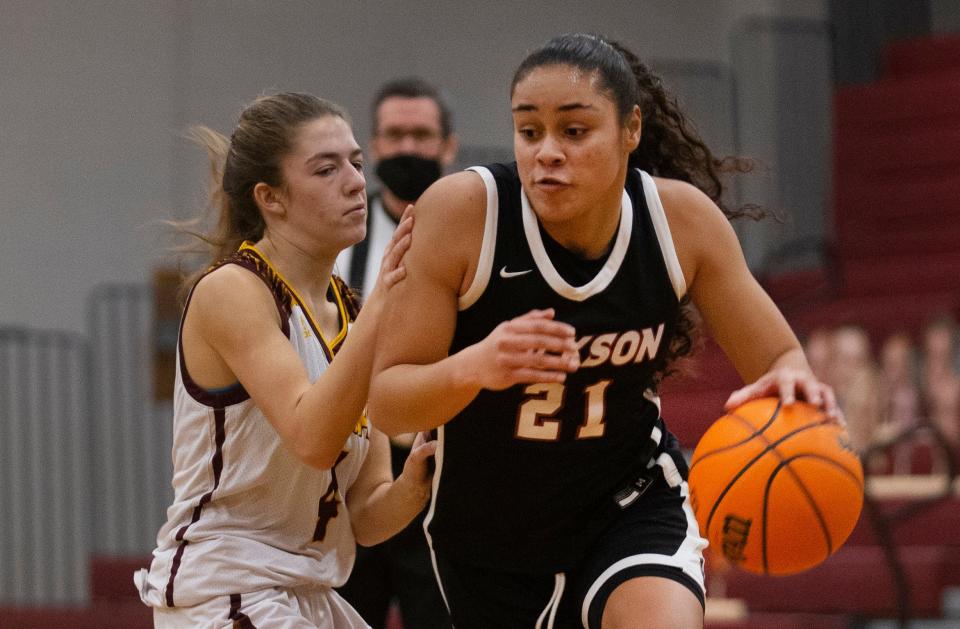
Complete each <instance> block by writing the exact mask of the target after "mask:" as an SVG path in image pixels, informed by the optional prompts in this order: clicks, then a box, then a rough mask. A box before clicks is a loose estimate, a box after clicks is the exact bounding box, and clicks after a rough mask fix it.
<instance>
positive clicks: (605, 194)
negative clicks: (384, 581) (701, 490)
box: [370, 34, 842, 629]
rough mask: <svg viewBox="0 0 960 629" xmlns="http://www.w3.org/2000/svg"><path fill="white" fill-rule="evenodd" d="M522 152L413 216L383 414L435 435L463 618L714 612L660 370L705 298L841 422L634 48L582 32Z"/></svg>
mask: <svg viewBox="0 0 960 629" xmlns="http://www.w3.org/2000/svg"><path fill="white" fill-rule="evenodd" d="M511 107H512V112H513V119H514V128H515V134H514V148H515V153H516V158H517V162H516V164H512V165H492V166H489V167H487V168H477V169H472V172H465V173H459V174H455V175H452V176H450V177H447V178H444V179H442V180H440V181H439V182H438V183H437V184H435V185H434V186H433V187H431V189H429V190H428V191H427V192H426V194H425V195H424V196H423V197H422V198H421V199H420V201H419V202H418V203H417V206H416V208H415V210H414V213H415V216H416V221H417V230H418V231H417V234H416V236H415V238H414V239H413V244H412V246H411V248H410V251H409V252H408V254H407V258H406V264H407V267H408V269H409V270H410V273H409V275H408V281H407V282H405V283H404V284H403V285H401V286H398V290H396V291H395V292H394V293H392V294H391V297H390V303H389V307H388V311H387V315H386V317H387V318H386V320H385V324H384V326H383V328H381V330H382V332H381V334H380V335H379V340H378V356H377V358H376V359H375V365H374V372H375V375H374V379H373V382H372V385H371V400H370V411H371V414H372V415H373V416H376V417H377V418H378V420H379V422H380V426H381V427H382V428H383V429H384V430H386V431H387V432H388V433H390V432H406V431H411V430H417V429H428V428H437V438H438V441H439V446H438V449H437V469H436V473H435V476H434V492H433V499H432V502H431V506H430V510H429V512H428V515H427V518H426V524H425V531H426V534H427V539H428V541H429V542H430V544H431V547H432V550H433V551H434V566H435V570H436V572H437V575H438V581H439V583H440V586H441V591H442V593H443V594H444V597H445V600H446V602H447V605H448V606H449V608H450V611H451V614H452V618H453V622H454V625H455V626H456V627H458V629H464V628H474V627H475V628H485V629H490V628H494V627H524V628H532V627H579V626H584V627H591V628H600V627H604V628H611V627H630V628H636V627H658V628H660V627H678V628H680V627H682V628H684V629H687V628H690V627H701V626H702V624H703V601H704V590H703V558H702V549H703V547H704V546H705V545H706V542H705V541H704V540H703V539H702V538H701V537H700V535H699V532H698V528H697V523H696V521H695V520H694V518H693V514H692V510H691V508H690V504H689V498H688V490H687V485H686V473H687V470H686V465H685V463H684V461H683V458H682V456H681V455H680V453H679V451H678V446H677V443H676V440H675V439H674V438H673V436H672V435H671V434H670V433H669V432H668V431H667V429H666V427H665V426H664V423H663V420H662V419H661V417H660V400H659V397H658V396H657V394H656V391H657V385H658V384H659V382H660V380H661V379H662V377H663V376H664V375H665V374H666V373H667V372H668V371H669V367H670V365H671V363H672V362H673V361H674V360H675V359H676V358H678V357H679V356H682V355H684V354H686V353H689V352H690V348H691V337H692V333H693V332H692V330H693V327H694V326H693V324H692V318H691V315H690V312H689V304H690V303H692V304H693V305H695V306H696V307H697V308H698V309H699V311H700V313H701V314H702V317H703V319H704V321H705V323H706V324H707V325H708V326H709V327H710V329H711V331H712V333H713V335H714V337H715V338H716V339H717V341H718V342H719V343H720V345H721V346H722V347H723V349H724V350H725V351H726V353H727V355H728V356H729V357H730V359H731V361H732V362H733V363H734V365H735V366H736V368H737V369H738V370H739V372H740V373H741V375H742V376H743V378H744V380H745V382H748V383H750V384H749V385H747V386H745V387H744V388H742V389H740V390H739V391H736V392H734V393H733V394H732V395H731V396H730V398H729V400H728V402H727V404H728V405H729V406H731V407H732V406H736V405H739V404H741V403H743V402H745V401H747V400H748V399H751V398H755V397H760V396H763V395H779V396H780V397H781V398H782V400H783V401H784V402H785V403H790V402H792V401H793V400H794V399H796V397H798V396H799V397H802V398H804V399H806V400H808V401H810V402H812V403H814V404H818V405H821V406H823V407H824V409H825V410H826V412H827V413H828V414H829V415H830V416H832V417H834V418H836V421H842V419H841V418H840V416H839V411H838V410H837V408H836V403H835V400H834V397H833V393H832V391H831V390H830V389H829V387H827V386H826V385H824V384H822V383H820V382H819V381H818V380H817V379H816V378H815V377H814V375H813V374H812V373H811V371H810V368H809V366H808V365H807V361H806V359H805V357H804V355H803V352H802V350H801V347H800V345H799V343H798V341H797V339H796V337H795V336H794V334H793V332H792V331H791V330H790V328H789V326H788V325H787V323H786V321H785V320H784V318H783V316H782V315H781V314H780V313H779V312H778V310H777V309H776V307H775V305H774V304H773V302H772V301H771V300H770V299H769V297H768V296H767V295H766V294H765V293H764V292H763V290H762V289H761V288H760V286H759V285H758V284H757V282H756V281H755V280H754V278H753V277H752V276H751V274H750V272H749V270H748V268H747V266H746V264H745V261H744V258H743V255H742V252H741V250H740V246H739V243H738V242H737V239H736V235H735V233H734V231H733V229H732V228H731V227H730V224H729V222H728V218H730V217H733V216H735V215H737V214H738V213H741V212H740V210H738V209H736V208H726V207H725V206H724V204H723V200H722V185H721V182H720V179H719V175H720V173H721V171H722V170H724V169H726V168H734V169H736V168H737V166H738V165H739V164H738V162H732V163H729V162H723V161H720V160H717V159H716V158H714V156H713V155H712V153H711V152H710V151H709V149H708V148H707V147H706V146H705V145H704V144H703V143H702V142H701V141H700V140H699V139H698V138H697V136H696V135H695V134H694V133H692V130H691V129H690V127H689V126H688V125H687V123H686V122H685V121H684V117H683V115H682V114H681V113H680V112H679V111H678V110H677V108H676V105H675V104H674V103H673V101H671V100H670V99H668V98H667V96H666V95H665V94H664V92H663V89H662V87H661V86H660V83H659V80H658V79H657V78H656V77H655V76H653V75H652V74H651V73H650V72H649V71H647V69H646V68H645V67H644V66H643V65H642V64H641V63H640V62H639V60H637V58H636V57H635V56H634V55H633V54H632V53H630V52H629V51H627V50H625V49H623V48H622V47H620V46H619V45H617V44H613V43H610V42H607V41H605V40H603V39H602V38H599V37H595V36H591V35H579V34H578V35H565V36H561V37H558V38H556V39H554V40H552V41H551V42H549V43H548V44H547V45H546V46H545V47H543V48H541V49H539V50H537V51H535V52H534V53H532V54H531V55H530V56H528V57H527V59H526V60H525V61H524V62H523V63H522V64H521V65H520V67H519V69H518V70H517V72H516V74H515V76H514V79H513V85H512V99H511Z"/></svg>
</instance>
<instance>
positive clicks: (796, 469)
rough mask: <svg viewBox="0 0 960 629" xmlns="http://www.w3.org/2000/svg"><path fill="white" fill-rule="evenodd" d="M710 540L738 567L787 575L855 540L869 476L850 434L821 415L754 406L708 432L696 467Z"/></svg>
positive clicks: (697, 497)
mask: <svg viewBox="0 0 960 629" xmlns="http://www.w3.org/2000/svg"><path fill="white" fill-rule="evenodd" d="M689 485H690V500H691V502H692V504H693V509H694V512H695V513H696V516H697V521H698V522H699V523H700V532H701V534H702V535H703V536H704V537H705V538H707V540H708V541H709V542H710V544H712V545H713V546H714V548H716V549H718V550H720V551H721V552H722V553H723V555H724V557H726V558H727V559H728V560H729V561H730V562H731V563H733V564H734V565H737V566H739V567H741V568H743V569H744V570H747V571H749V572H755V573H758V574H774V575H785V574H792V573H795V572H800V571H802V570H806V569H808V568H812V567H813V566H815V565H817V564H819V563H820V562H822V561H824V560H825V559H826V558H827V557H829V556H830V555H831V554H833V553H834V552H836V550H837V549H838V548H840V546H841V545H843V543H844V542H845V541H846V539H847V537H848V536H849V535H850V532H851V531H852V530H853V527H854V525H855V524H856V523H857V518H859V517H860V509H861V507H862V506H863V468H862V467H861V466H860V459H859V457H858V456H857V454H856V453H855V452H854V451H853V449H852V448H851V446H850V441H849V438H848V436H847V433H846V431H844V430H843V429H842V428H840V427H839V426H837V425H836V424H832V423H829V422H828V421H827V419H826V418H825V417H824V415H823V413H822V412H821V411H820V409H818V408H817V407H815V406H813V405H811V404H806V403H804V402H797V403H795V404H791V405H789V406H782V405H781V404H780V400H779V399H777V398H762V399H758V400H752V401H750V402H747V403H746V404H744V405H743V406H740V407H739V408H737V409H735V410H733V411H731V412H730V413H729V414H727V415H724V416H723V417H721V418H720V419H718V420H717V421H716V422H714V424H713V425H712V426H710V428H709V429H708V430H707V432H706V433H704V435H703V437H702V438H701V439H700V443H698V444H697V447H696V449H695V450H694V452H693V459H692V460H691V462H690V481H689Z"/></svg>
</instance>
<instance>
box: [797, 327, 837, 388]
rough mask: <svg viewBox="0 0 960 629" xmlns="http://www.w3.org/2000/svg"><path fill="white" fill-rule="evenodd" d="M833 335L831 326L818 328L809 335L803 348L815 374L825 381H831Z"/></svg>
mask: <svg viewBox="0 0 960 629" xmlns="http://www.w3.org/2000/svg"><path fill="white" fill-rule="evenodd" d="M831 335H832V332H831V330H830V329H829V328H816V329H814V330H813V331H812V332H810V334H808V335H807V339H806V342H805V343H804V348H803V351H804V353H805V354H806V355H807V362H808V363H810V369H812V370H813V375H815V376H816V377H817V378H819V379H820V380H823V381H824V382H829V381H830V361H831V355H830V354H831V352H832V348H831V340H830V337H831Z"/></svg>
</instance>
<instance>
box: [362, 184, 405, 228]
mask: <svg viewBox="0 0 960 629" xmlns="http://www.w3.org/2000/svg"><path fill="white" fill-rule="evenodd" d="M367 207H368V208H369V209H370V214H373V213H374V212H383V214H384V216H386V217H387V218H389V219H390V220H391V221H393V224H394V225H399V224H400V221H399V219H396V218H394V217H393V214H391V213H390V212H388V211H387V206H386V205H384V204H383V197H382V196H381V194H380V191H379V190H377V191H376V192H374V193H372V194H369V195H367Z"/></svg>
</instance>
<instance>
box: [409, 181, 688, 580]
mask: <svg viewBox="0 0 960 629" xmlns="http://www.w3.org/2000/svg"><path fill="white" fill-rule="evenodd" d="M474 170H476V171H477V172H478V173H479V174H480V175H481V176H482V177H483V179H484V182H485V184H486V187H487V218H486V227H485V232H484V237H483V244H482V247H481V253H480V260H479V263H478V268H477V272H476V276H475V279H474V281H473V284H472V286H471V288H470V289H469V290H468V291H467V293H466V294H465V295H463V297H461V299H460V311H459V313H458V315H457V323H456V330H455V333H454V338H453V342H452V344H451V347H450V353H451V354H453V353H455V352H457V351H459V350H461V349H463V348H464V347H467V346H469V345H471V344H473V343H476V342H478V341H480V340H482V339H483V338H485V337H486V336H487V335H488V334H489V333H490V332H491V331H492V330H493V329H494V328H495V327H496V326H497V325H498V324H500V323H501V322H503V321H506V320H508V319H512V318H514V317H516V316H519V315H522V314H524V313H526V312H528V311H530V310H532V309H537V308H554V309H555V310H556V319H557V320H559V321H564V322H566V323H569V324H571V325H573V326H574V327H575V328H576V339H577V344H578V346H579V348H580V358H581V365H580V368H579V370H578V371H576V372H575V373H572V374H568V376H567V379H566V382H565V383H563V384H556V383H541V384H532V385H526V384H523V385H517V386H514V387H511V388H509V389H506V390H504V391H488V390H484V391H481V392H480V394H479V395H478V396H477V397H476V398H475V399H474V400H473V401H472V402H471V403H470V404H469V405H468V406H467V407H466V408H465V409H463V411H462V412H460V413H459V414H458V415H457V416H456V417H455V418H453V419H452V420H451V421H449V422H448V423H447V424H446V425H444V426H442V427H441V428H439V429H438V439H439V440H440V444H439V449H438V455H437V471H436V475H437V476H436V478H435V479H434V488H435V491H434V502H433V504H432V505H431V508H430V512H429V514H428V516H427V527H428V528H427V532H428V537H429V539H430V541H431V543H432V544H433V547H434V549H435V550H437V551H438V552H441V553H449V554H451V555H454V556H456V557H457V558H459V559H462V560H466V561H470V562H473V563H476V564H480V565H486V566H490V567H495V568H500V569H504V570H512V571H518V572H543V571H550V572H559V571H564V570H567V569H569V567H570V566H571V565H573V564H574V563H575V562H576V561H578V560H579V559H580V558H581V557H582V556H583V555H584V553H585V552H586V551H587V549H588V548H589V547H590V545H591V544H592V543H593V542H594V541H595V540H596V538H597V536H598V535H599V534H600V533H601V532H602V531H603V529H604V528H605V527H606V526H607V525H608V524H609V523H610V522H611V521H612V520H613V519H614V518H615V517H616V515H617V513H619V510H620V507H621V506H622V505H618V503H617V498H618V492H620V491H621V490H622V489H623V488H624V487H626V486H628V485H629V484H630V483H631V482H632V481H633V480H635V479H637V478H638V477H639V476H641V475H642V474H643V473H644V471H645V468H646V465H647V463H648V461H649V459H650V455H651V445H652V444H653V443H655V441H659V440H660V439H659V434H657V436H656V437H655V438H654V439H655V441H654V440H652V439H651V434H652V433H653V432H655V431H660V430H662V428H661V427H659V426H661V425H662V424H661V423H660V410H659V398H658V397H657V396H656V392H655V390H654V386H653V375H654V373H655V372H656V371H657V370H658V369H659V368H662V366H663V363H664V360H665V354H666V353H667V349H668V347H669V345H670V342H671V339H672V338H673V335H674V329H675V326H676V322H677V318H678V315H679V298H680V296H682V295H683V294H684V292H685V290H686V288H685V285H684V280H683V275H682V273H681V271H680V265H679V263H678V261H677V257H676V253H675V251H674V248H673V242H672V240H671V237H670V232H669V228H668V226H667V222H666V218H665V216H664V213H663V207H662V205H661V204H660V199H659V197H658V195H657V191H656V186H655V184H654V182H653V179H652V178H650V176H649V175H647V174H646V173H641V172H640V171H638V170H631V171H630V172H629V174H628V177H627V182H626V186H625V190H624V194H623V201H622V207H621V218H620V225H619V228H618V233H617V235H616V236H615V237H614V241H613V243H612V246H611V249H610V252H609V254H607V257H606V259H605V260H602V261H584V260H580V259H578V258H576V257H575V256H574V255H573V254H571V253H570V252H569V251H567V250H565V249H563V248H562V247H561V246H560V245H559V244H557V243H556V242H553V241H552V239H550V237H549V236H548V235H547V234H546V233H545V232H544V231H543V230H542V229H541V228H540V225H539V222H538V220H537V218H536V215H535V214H534V213H533V211H532V210H531V209H530V207H529V204H528V202H527V200H526V197H525V195H524V194H523V192H522V189H521V186H520V181H519V177H518V175H517V170H516V165H515V164H510V165H503V164H494V165H491V166H488V167H485V168H477V169H474Z"/></svg>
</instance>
